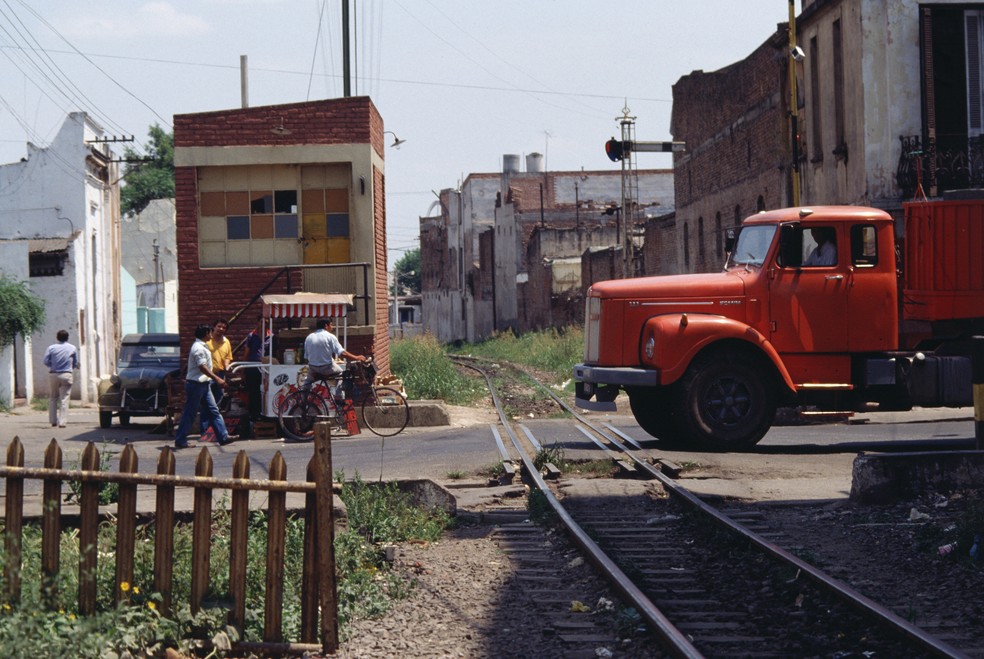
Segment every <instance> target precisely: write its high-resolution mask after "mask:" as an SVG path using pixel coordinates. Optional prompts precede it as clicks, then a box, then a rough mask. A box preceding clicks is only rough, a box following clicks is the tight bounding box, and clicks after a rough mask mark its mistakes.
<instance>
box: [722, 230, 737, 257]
mask: <svg viewBox="0 0 984 659" xmlns="http://www.w3.org/2000/svg"><path fill="white" fill-rule="evenodd" d="M736 242H738V232H737V231H735V230H734V229H726V230H725V232H724V251H725V252H727V253H728V254H730V253H731V252H733V251H734V249H735V243H736Z"/></svg>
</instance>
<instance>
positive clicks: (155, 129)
mask: <svg viewBox="0 0 984 659" xmlns="http://www.w3.org/2000/svg"><path fill="white" fill-rule="evenodd" d="M147 134H148V135H149V136H150V144H148V145H147V147H146V148H147V155H146V156H143V155H142V154H140V153H138V152H137V151H134V150H133V149H131V148H129V147H127V148H126V149H124V151H123V158H124V160H125V161H126V164H125V165H123V178H124V181H125V182H126V185H124V186H123V187H122V189H120V210H121V211H122V212H123V214H124V215H136V214H137V213H139V212H140V211H142V210H143V209H145V208H146V207H147V204H149V203H150V202H151V201H153V200H154V199H170V198H171V197H174V134H173V133H168V132H167V131H165V130H164V129H163V128H161V127H160V126H158V125H157V124H154V125H153V126H151V127H150V128H149V129H148V130H147ZM145 158H148V159H149V160H144V159H145Z"/></svg>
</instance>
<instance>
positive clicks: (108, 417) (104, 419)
mask: <svg viewBox="0 0 984 659" xmlns="http://www.w3.org/2000/svg"><path fill="white" fill-rule="evenodd" d="M112 425H113V413H112V412H108V411H107V412H104V411H103V410H99V427H100V428H109V427H110V426H112Z"/></svg>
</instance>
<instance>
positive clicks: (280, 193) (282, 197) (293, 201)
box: [273, 190, 297, 213]
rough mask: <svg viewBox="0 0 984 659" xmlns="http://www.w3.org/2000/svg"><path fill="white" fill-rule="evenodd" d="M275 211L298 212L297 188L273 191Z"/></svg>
mask: <svg viewBox="0 0 984 659" xmlns="http://www.w3.org/2000/svg"><path fill="white" fill-rule="evenodd" d="M273 212H274V213H296V212H297V190H276V191H274V193H273Z"/></svg>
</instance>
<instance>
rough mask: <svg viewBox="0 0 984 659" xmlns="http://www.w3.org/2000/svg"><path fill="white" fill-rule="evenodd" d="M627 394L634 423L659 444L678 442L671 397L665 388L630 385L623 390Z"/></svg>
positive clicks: (666, 444)
mask: <svg viewBox="0 0 984 659" xmlns="http://www.w3.org/2000/svg"><path fill="white" fill-rule="evenodd" d="M625 393H627V394H628V396H629V409H631V410H632V416H634V417H635V420H636V423H638V424H639V426H640V427H641V428H642V429H643V430H645V431H646V432H648V433H649V434H650V435H652V436H653V437H655V438H656V439H658V440H659V442H660V444H661V445H664V446H673V445H676V444H679V441H678V438H679V430H677V427H676V423H675V421H674V415H673V407H672V406H673V404H674V403H673V397H672V396H671V395H670V392H669V391H667V390H666V389H656V388H653V387H632V388H629V389H626V390H625Z"/></svg>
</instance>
